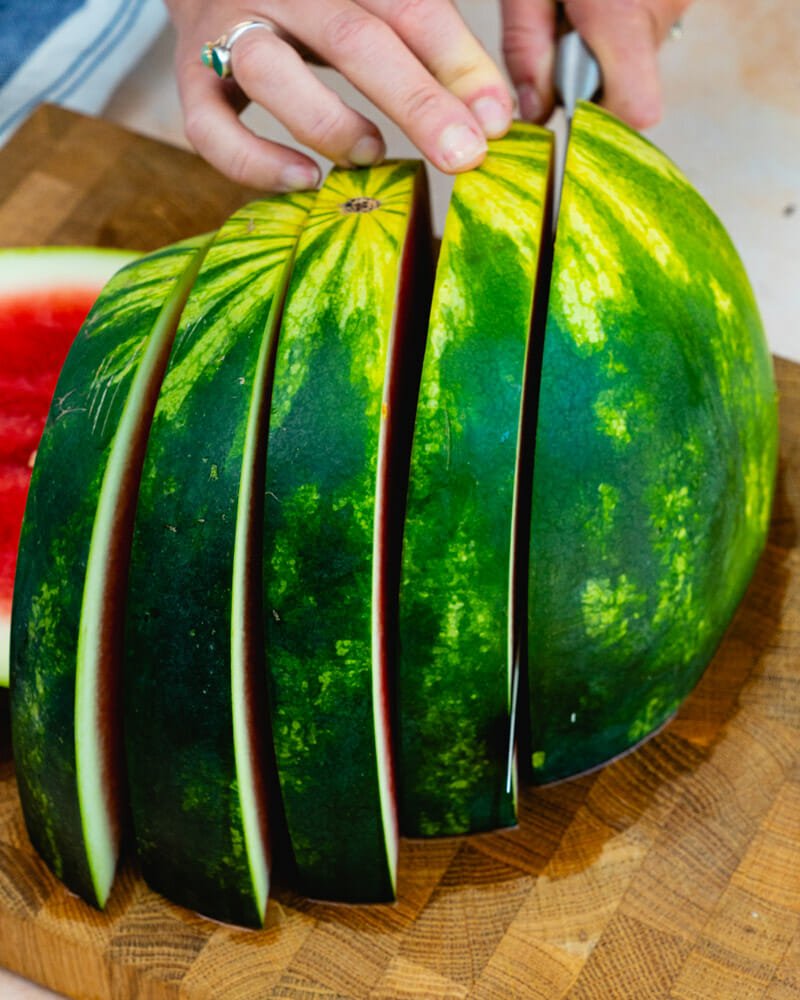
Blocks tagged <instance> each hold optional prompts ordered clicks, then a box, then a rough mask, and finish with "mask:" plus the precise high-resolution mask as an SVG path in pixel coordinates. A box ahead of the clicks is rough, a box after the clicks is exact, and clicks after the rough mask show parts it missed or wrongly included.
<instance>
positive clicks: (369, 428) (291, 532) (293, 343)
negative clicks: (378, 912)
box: [264, 162, 432, 901]
mask: <svg viewBox="0 0 800 1000" xmlns="http://www.w3.org/2000/svg"><path fill="white" fill-rule="evenodd" d="M426 197H427V196H426V186H425V174H424V171H423V168H422V165H421V164H419V163H414V162H398V163H386V164H383V165H381V166H378V167H374V168H370V169H368V170H363V171H358V172H355V171H351V172H348V171H342V170H334V171H333V172H332V173H331V174H330V175H329V177H328V179H327V180H326V182H325V184H324V186H323V187H322V189H321V190H320V193H319V195H318V197H317V201H316V202H315V204H314V207H313V209H312V210H311V213H310V215H309V218H308V222H307V224H306V227H305V230H304V232H303V234H302V236H301V238H300V243H299V246H298V251H297V260H296V264H295V269H294V273H293V275H292V280H291V284H290V286H289V291H288V293H287V299H286V311H285V314H284V320H283V324H282V328H281V334H280V340H279V344H278V354H277V359H276V364H275V379H274V386H273V397H272V410H271V416H270V428H269V444H268V451H267V482H266V509H265V516H264V601H265V605H264V607H265V616H264V617H265V620H266V635H267V666H268V673H269V683H270V700H271V705H272V710H273V738H274V741H275V753H276V758H277V766H278V774H279V778H280V784H281V790H282V794H283V802H284V806H285V810H286V818H287V824H288V829H289V834H290V837H291V842H292V847H293V851H294V855H295V861H296V864H297V877H298V884H299V886H300V888H301V890H302V891H303V892H304V893H306V894H307V895H311V896H320V897H324V898H327V899H336V900H346V901H377V900H386V899H391V898H392V897H393V896H394V893H395V871H396V862H397V846H398V834H397V816H396V806H395V799H394V766H393V759H392V737H391V732H390V707H389V699H390V693H391V692H390V676H391V674H392V672H393V665H392V662H391V661H392V655H393V636H394V634H395V633H396V615H397V607H396V605H397V577H398V573H399V567H398V563H399V547H400V531H399V525H400V523H401V522H402V504H403V501H404V497H405V480H406V474H407V467H408V455H409V451H410V440H411V428H412V422H413V409H414V400H415V398H416V388H417V383H418V380H419V367H420V364H421V357H422V350H423V343H424V335H425V324H424V314H425V310H426V309H427V306H428V303H429V299H430V285H431V280H432V275H431V272H432V264H431V249H430V242H431V239H430V224H429V218H428V215H427V202H426Z"/></svg>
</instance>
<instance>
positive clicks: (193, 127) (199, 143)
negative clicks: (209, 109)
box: [183, 109, 209, 152]
mask: <svg viewBox="0 0 800 1000" xmlns="http://www.w3.org/2000/svg"><path fill="white" fill-rule="evenodd" d="M183 131H184V134H185V136H186V139H187V140H188V142H189V144H190V145H191V147H192V149H195V150H197V152H202V150H203V149H204V147H205V145H206V141H207V139H208V138H209V127H208V120H207V118H206V116H205V115H204V114H202V112H201V110H197V109H196V110H194V111H187V112H186V114H185V116H184V120H183Z"/></svg>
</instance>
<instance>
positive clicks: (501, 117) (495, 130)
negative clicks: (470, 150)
mask: <svg viewBox="0 0 800 1000" xmlns="http://www.w3.org/2000/svg"><path fill="white" fill-rule="evenodd" d="M470 110H471V111H472V113H473V115H475V117H476V118H477V119H478V121H479V122H480V126H481V128H482V129H483V131H484V133H485V135H486V136H487V138H489V139H497V138H498V137H499V136H501V135H505V134H506V132H507V131H508V126H509V125H510V124H511V113H510V112H509V111H508V110H507V109H506V108H504V107H503V105H502V104H501V103H500V101H498V100H497V98H496V97H479V98H478V99H477V101H473V102H472V104H471V105H470Z"/></svg>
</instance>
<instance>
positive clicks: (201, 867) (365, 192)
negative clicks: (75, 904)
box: [11, 105, 777, 926]
mask: <svg viewBox="0 0 800 1000" xmlns="http://www.w3.org/2000/svg"><path fill="white" fill-rule="evenodd" d="M549 158H550V140H549V139H548V138H547V137H546V135H544V134H543V133H542V132H540V131H539V130H537V129H536V128H534V127H531V126H515V127H514V128H513V129H512V130H511V132H510V134H509V136H508V137H507V138H505V139H503V140H499V141H497V142H496V143H493V144H492V147H491V150H490V153H489V155H488V157H487V160H486V163H485V165H484V166H483V167H481V169H479V170H477V171H475V172H472V173H470V174H468V175H465V176H463V177H459V178H458V179H457V181H456V185H455V189H454V195H453V201H452V205H451V208H450V211H449V213H448V218H447V225H446V231H445V235H444V243H443V248H442V254H441V260H440V262H439V266H438V271H437V277H436V286H435V295H433V263H432V253H431V234H430V227H429V219H428V215H427V205H426V184H425V176H424V170H423V169H422V167H421V165H420V164H418V163H410V162H394V163H386V164H383V165H380V166H378V167H374V168H370V169H367V170H362V171H343V170H338V169H336V170H334V171H333V172H332V173H331V174H330V176H329V177H328V179H327V181H326V182H325V185H324V186H323V188H322V189H321V191H320V192H318V194H317V195H316V198H315V200H314V202H313V205H312V206H311V208H310V209H308V204H307V202H306V201H304V200H303V199H304V197H305V196H294V195H290V196H286V197H285V198H281V197H278V198H275V199H269V200H268V201H265V202H264V203H263V204H261V205H256V206H248V207H247V208H246V209H244V210H243V211H242V212H241V213H239V214H238V215H237V216H235V217H234V218H233V219H232V220H230V222H229V223H227V224H226V226H224V227H223V229H222V231H221V232H220V233H219V234H218V235H217V237H216V241H215V242H214V243H213V247H212V249H211V250H209V256H208V257H207V259H206V260H205V264H203V255H204V253H205V251H206V246H207V243H206V240H205V239H201V240H199V241H190V243H188V244H184V245H179V246H177V247H174V248H168V249H166V250H164V251H162V252H161V253H160V254H157V255H155V256H153V257H150V258H146V259H144V260H142V261H140V262H138V263H137V264H135V265H133V266H132V267H129V268H128V269H126V270H124V271H123V272H121V273H120V274H119V275H117V276H116V277H115V278H114V279H113V280H112V282H111V283H110V285H109V286H108V287H107V289H106V291H105V292H104V293H103V295H102V296H101V299H100V301H99V302H98V304H97V306H96V307H95V308H94V310H93V311H92V313H91V315H90V317H89V319H88V321H87V323H86V324H85V326H84V328H83V332H82V334H81V335H80V336H79V337H78V340H77V341H76V344H75V347H74V348H73V350H72V352H71V353H70V355H69V358H68V359H67V362H66V365H65V368H64V371H63V373H62V376H61V379H60V382H59V388H58V389H57V390H56V396H55V403H54V404H53V408H52V412H51V416H50V419H49V421H48V424H47V428H46V430H45V434H44V436H43V439H42V444H41V447H40V451H39V458H38V459H37V462H36V467H35V470H34V476H33V480H32V485H31V491H30V498H29V502H28V509H27V512H26V516H25V523H24V528H23V533H22V539H21V545H20V556H19V570H18V573H17V578H18V582H17V593H16V594H15V599H14V608H13V616H12V617H13V624H12V669H11V692H12V709H13V715H14V719H13V721H14V752H15V757H16V761H17V772H18V777H19V781H20V791H21V797H22V802H23V809H24V812H25V818H26V822H27V825H28V829H29V831H30V834H31V838H32V840H33V842H34V844H35V845H36V847H37V848H38V849H39V851H40V852H41V853H42V855H43V856H44V857H45V859H46V860H47V862H48V864H50V866H51V868H52V869H53V870H54V871H55V872H56V874H58V875H59V876H60V877H61V878H63V879H64V881H66V883H67V884H68V885H69V886H70V887H72V888H74V889H75V890H76V891H78V892H80V893H81V894H82V895H84V896H85V898H87V899H90V900H91V901H92V902H95V903H96V904H98V905H102V903H103V901H104V900H105V898H106V896H107V894H108V890H109V887H110V884H111V877H112V876H113V870H114V864H115V859H116V850H117V839H118V838H117V834H116V828H117V827H118V825H119V809H118V805H119V804H121V803H122V802H124V801H125V800H123V799H122V798H121V795H122V792H121V787H120V782H121V777H120V776H121V775H122V773H123V768H122V767H120V766H119V764H118V762H117V756H116V755H117V751H118V746H119V743H120V730H121V725H120V714H119V712H118V710H117V708H118V706H117V705H116V699H117V688H116V685H115V683H114V678H115V676H116V673H115V663H116V655H115V654H116V652H117V650H118V646H119V645H121V642H120V635H119V632H120V630H119V629H117V627H116V626H117V625H118V624H119V622H120V615H121V610H122V604H123V598H124V597H125V571H126V569H127V559H128V554H129V549H128V546H129V545H130V542H131V537H132V536H135V543H134V549H133V561H132V565H131V576H130V587H129V590H130V593H129V609H128V610H129V613H128V623H127V640H126V645H127V656H126V671H125V674H126V687H125V701H126V706H125V712H126V729H127V747H128V761H129V768H130V776H131V794H130V801H131V805H132V812H133V816H134V821H135V825H136V839H137V848H138V851H139V855H140V858H141V859H142V866H143V870H144V872H145V875H146V877H147V878H148V880H149V881H150V883H151V884H152V885H153V886H154V887H156V888H158V889H159V890H160V891H161V892H163V893H164V894H166V895H167V896H169V898H171V899H175V900H176V901H178V902H181V903H183V904H185V905H187V906H191V907H194V908H197V909H201V910H202V911H204V912H206V913H208V914H210V915H212V916H216V917H218V918H221V919H225V920H235V921H237V922H240V923H244V924H249V925H255V926H257V925H259V924H260V923H261V922H262V920H263V917H264V907H265V905H266V899H267V895H268V893H269V888H270V884H271V882H272V881H273V880H274V878H275V877H277V876H278V875H279V874H281V872H283V873H284V874H285V876H286V878H287V879H288V880H291V883H292V884H293V885H294V886H296V887H297V888H298V889H300V890H301V891H302V892H304V893H305V894H307V895H311V896H317V897H323V898H327V899H332V900H343V901H382V900H389V899H391V898H393V896H394V895H395V891H396V861H397V850H398V838H399V834H400V825H399V816H398V805H399V810H400V813H401V818H402V830H403V832H405V833H407V834H408V833H410V834H414V835H426V836H427V835H439V834H451V833H457V832H464V831H469V830H482V829H489V828H492V827H497V826H506V825H509V824H511V823H513V822H514V821H515V808H514V807H515V793H516V776H515V767H514V765H515V759H516V758H515V744H514V739H515V737H518V738H519V746H520V751H519V756H520V760H521V762H522V764H523V771H524V777H525V778H530V779H531V780H532V781H534V782H535V783H544V782H550V781H554V780H558V779H562V778H565V777H568V776H571V775H574V774H577V773H580V772H582V771H585V770H587V769H590V768H593V767H596V766H598V765H600V764H601V763H603V762H605V761H607V760H609V759H611V758H613V757H614V756H616V755H618V754H620V753H622V752H624V751H626V750H627V749H629V748H630V747H632V746H635V745H636V744H637V743H638V742H640V741H641V740H643V739H644V738H645V737H647V736H648V735H650V734H651V733H653V732H654V731H656V730H657V729H658V728H659V727H660V726H661V725H663V723H664V722H665V721H666V720H667V719H669V717H670V716H671V714H672V713H673V712H674V711H675V709H676V708H677V706H678V704H679V703H680V702H681V700H682V699H683V698H684V697H685V696H686V694H687V693H688V692H689V690H690V689H691V688H692V686H693V685H694V684H695V683H696V681H697V679H698V677H699V676H700V673H701V672H702V670H703V669H704V667H705V665H706V664H707V663H708V661H709V659H710V657H711V656H712V654H713V651H714V649H715V648H716V645H717V644H718V643H719V641H720V638H721V636H722V633H723V631H724V629H725V628H726V626H727V624H728V622H729V621H730V619H731V616H732V615H733V613H734V610H735V608H736V605H737V603H738V601H739V600H740V598H741V596H742V594H743V592H744V589H745V587H746V586H747V583H748V581H749V579H750V577H751V575H752V572H753V568H754V566H755V563H756V560H757V558H758V555H759V553H760V552H761V550H762V548H763V546H764V543H765V538H766V531H767V523H768V518H769V511H770V506H771V501H772V495H773V489H774V478H775V470H776V461H777V459H776V455H777V411H776V394H775V384H774V380H773V375H772V368H771V363H770V358H769V354H768V351H767V348H766V342H765V338H764V333H763V330H762V327H761V324H760V320H759V317H758V312H757V309H756V305H755V302H754V299H753V295H752V291H751V289H750V287H749V284H748V282H747V277H746V275H745V273H744V270H743V268H742V265H741V262H740V261H739V258H738V257H737V255H736V252H735V250H734V248H733V247H732V245H731V243H730V240H729V239H728V237H727V235H726V234H725V232H724V229H723V228H722V226H721V225H720V223H719V222H718V220H717V219H716V218H715V217H714V215H713V213H712V212H711V210H710V209H709V208H708V206H706V205H705V204H704V202H703V201H702V200H701V199H700V197H699V196H698V195H697V193H696V192H695V191H693V189H692V188H691V186H690V185H689V183H688V182H687V181H686V179H685V178H683V177H682V176H681V174H680V173H679V171H678V170H677V169H676V168H675V167H674V166H673V165H672V164H671V163H670V162H669V161H668V160H667V159H666V158H665V157H664V156H663V155H662V154H660V153H659V152H658V151H657V150H656V149H654V147H652V146H651V145H650V144H649V143H648V142H646V141H645V140H644V139H642V138H641V137H640V136H638V135H637V134H636V133H634V132H632V131H631V130H630V129H628V128H626V127H625V126H623V125H622V124H621V123H619V122H618V121H616V120H615V119H614V118H613V117H611V116H610V115H608V114H607V113H606V112H604V111H602V110H600V109H599V108H596V107H593V106H586V105H582V106H580V108H579V109H578V111H577V112H576V115H575V118H574V122H573V127H572V136H571V140H570V146H569V153H568V159H567V167H566V176H565V183H564V189H563V193H562V196H561V206H560V217H559V220H558V226H557V231H556V240H555V246H554V248H552V252H551V248H550V246H547V245H545V244H544V243H543V241H542V233H543V232H544V231H545V230H546V227H547V214H548V205H547V202H548V198H549V194H548V191H547V188H548V182H549ZM309 198H310V196H309ZM268 206H269V207H268ZM307 209H308V211H307ZM301 227H302V228H301ZM295 242H296V247H295ZM290 266H291V267H292V273H291V276H289V274H288V270H289V267H290ZM287 282H288V283H287ZM285 283H286V295H285V306H284V310H283V315H282V319H281V322H280V329H279V330H278V326H277V323H278V319H277V317H278V310H279V308H280V303H281V299H282V295H283V288H284V284H285ZM190 288H191V292H190ZM534 293H535V294H534ZM432 296H433V297H432ZM187 297H188V302H187V304H186V311H185V313H184V315H183V319H182V320H180V323H181V326H180V334H179V337H178V340H177V342H176V346H175V350H174V353H173V355H172V360H171V361H170V367H169V372H168V374H167V376H166V379H165V381H164V384H163V388H162V389H161V395H160V397H159V400H158V402H157V401H156V398H155V396H156V392H157V390H158V388H159V386H160V383H161V376H162V374H163V369H164V368H165V367H166V365H167V353H168V351H169V349H170V345H171V341H172V333H173V331H174V329H175V327H176V326H177V324H178V322H179V313H180V311H181V309H182V308H183V305H184V301H185V300H187ZM531 323H532V329H531V334H530V336H528V327H529V325H531ZM428 330H429V331H430V344H429V345H428V347H427V350H426V331H428ZM151 331H153V332H152V333H151ZM418 402H419V406H418ZM152 410H155V423H154V429H153V435H152V438H151V441H150V445H149V447H148V451H147V458H146V462H145V472H144V476H143V479H142V485H141V496H140V498H139V499H140V507H139V516H138V520H137V525H136V529H135V532H134V525H133V504H134V500H135V499H136V494H137V490H138V489H139V485H138V478H137V469H138V467H139V463H140V462H142V461H144V460H145V456H144V448H145V438H146V436H147V434H148V431H149V428H150V418H151V415H152ZM417 412H418V419H417V427H416V431H415V430H414V420H415V415H416V414H417ZM128 460H129V461H128ZM409 476H410V483H409ZM406 501H408V507H407V510H408V516H407V518H406V517H405V515H406ZM404 520H405V545H404V552H403V553H402V559H401V549H403V546H402V542H403V525H404ZM93 634H94V635H98V636H99V638H100V639H101V640H102V641H101V642H96V643H95V642H90V641H89V636H91V635H93ZM95 647H96V649H95ZM95 652H99V653H100V655H99V656H98V655H94V653H95ZM106 653H108V655H106ZM517 691H518V692H519V694H518V698H517ZM515 699H517V700H516V701H515ZM515 705H517V706H518V714H517V722H518V723H520V725H519V727H518V731H515V730H516V729H517V727H515V725H514V720H515ZM270 740H271V743H272V746H271V747H270ZM273 776H274V780H273ZM521 777H523V775H521ZM117 800H119V801H117ZM284 821H285V829H286V830H287V832H288V835H289V838H290V841H291V850H292V855H293V858H292V859H287V860H286V864H285V866H284V868H283V869H281V867H280V864H279V863H278V860H277V859H276V862H275V865H274V866H273V865H272V860H271V851H272V850H273V849H274V839H275V836H276V835H278V836H279V835H280V832H281V830H282V829H283V828H284Z"/></svg>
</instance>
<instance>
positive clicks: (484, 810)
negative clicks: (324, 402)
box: [397, 124, 552, 836]
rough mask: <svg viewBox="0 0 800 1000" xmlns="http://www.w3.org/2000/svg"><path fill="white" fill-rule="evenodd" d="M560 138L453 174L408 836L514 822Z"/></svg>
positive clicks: (404, 792)
mask: <svg viewBox="0 0 800 1000" xmlns="http://www.w3.org/2000/svg"><path fill="white" fill-rule="evenodd" d="M551 151H552V134H551V133H550V132H548V131H546V130H544V129H541V128H537V127H535V126H531V125H524V124H517V125H515V126H514V127H513V128H512V129H511V131H510V132H509V133H508V135H506V136H505V138H503V139H502V140H501V141H499V142H493V143H490V145H489V154H488V156H487V157H486V159H485V161H484V162H483V164H482V165H481V167H480V169H478V170H474V171H470V172H469V173H466V174H461V175H459V176H458V177H457V178H456V181H455V185H454V188H453V195H452V199H451V201H450V206H449V210H448V214H447V218H446V221H445V228H444V235H443V239H442V247H441V253H440V256H439V264H438V269H437V273H436V285H435V288H434V293H433V304H432V308H431V315H430V325H429V332H428V342H427V347H426V354H425V363H424V367H423V372H422V383H421V387H420V395H419V405H418V409H417V418H416V428H415V432H414V447H413V454H412V463H411V479H410V485H409V495H408V509H407V515H406V525H405V537H404V542H403V573H402V584H401V591H400V661H399V673H398V708H397V716H398V727H399V745H400V750H399V768H398V774H399V779H398V781H399V796H400V816H401V829H402V831H403V832H404V833H406V834H408V835H411V836H432V835H439V834H457V833H468V832H470V831H476V830H487V829H492V828H495V827H501V826H509V825H512V824H514V823H515V822H516V809H515V795H516V777H515V774H516V769H515V766H514V753H513V749H514V741H513V740H512V739H511V725H512V723H511V698H512V681H513V680H515V678H514V670H513V668H514V666H515V652H516V649H517V643H516V636H515V634H514V625H513V619H514V616H513V613H512V612H513V609H512V599H513V595H514V587H513V586H512V575H513V573H514V567H513V565H512V560H513V556H514V552H515V542H514V536H515V516H514V509H515V482H516V472H517V465H518V455H517V445H518V441H519V440H520V435H519V426H520V419H521V404H522V396H523V384H524V380H525V378H524V376H525V366H526V352H527V345H528V332H529V328H530V325H531V319H532V314H533V297H534V290H535V287H536V281H537V275H538V271H539V264H540V251H541V247H542V242H543V239H542V238H543V235H544V234H547V237H548V238H549V234H550V221H549V219H548V218H547V211H546V208H547V189H548V177H549V170H550V156H551ZM541 256H542V257H543V258H544V257H546V253H545V254H541ZM523 440H524V439H523ZM526 565H527V561H526ZM510 754H511V759H510Z"/></svg>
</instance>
